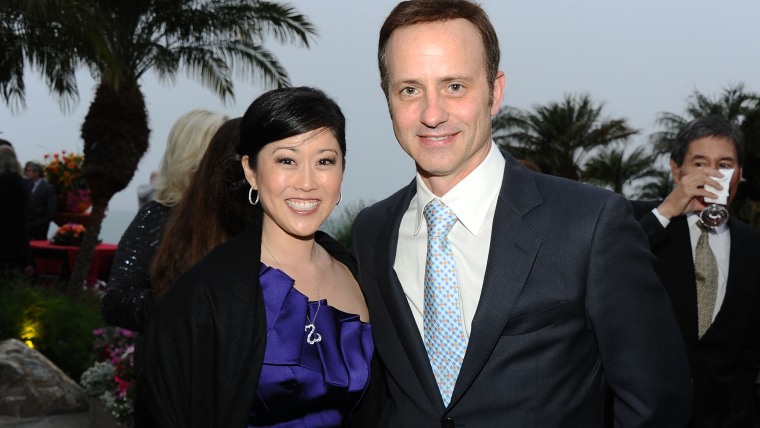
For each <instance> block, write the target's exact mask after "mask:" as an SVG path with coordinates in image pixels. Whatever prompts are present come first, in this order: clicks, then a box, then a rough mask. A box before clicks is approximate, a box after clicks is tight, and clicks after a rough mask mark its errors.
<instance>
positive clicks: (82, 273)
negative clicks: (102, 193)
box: [69, 199, 108, 291]
mask: <svg viewBox="0 0 760 428" xmlns="http://www.w3.org/2000/svg"><path fill="white" fill-rule="evenodd" d="M107 208H108V200H107V199H106V200H105V201H104V200H103V199H98V200H94V201H93V203H92V211H90V216H89V217H88V218H87V224H86V225H85V228H86V230H85V232H84V239H83V240H82V245H81V246H80V247H79V253H77V258H76V261H75V262H74V269H73V270H72V272H71V278H69V289H70V290H72V291H75V290H81V289H82V287H83V286H85V285H88V286H89V285H91V284H85V282H86V281H87V274H88V273H89V272H90V265H91V264H92V256H93V254H95V247H96V246H97V245H98V237H99V236H100V226H101V225H102V224H103V219H104V218H105V217H106V209H107Z"/></svg>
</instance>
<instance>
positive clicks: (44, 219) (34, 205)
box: [24, 162, 57, 240]
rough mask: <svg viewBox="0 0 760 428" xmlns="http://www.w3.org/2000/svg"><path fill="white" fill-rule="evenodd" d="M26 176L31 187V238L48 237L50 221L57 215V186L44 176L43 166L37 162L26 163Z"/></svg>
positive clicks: (41, 238)
mask: <svg viewBox="0 0 760 428" xmlns="http://www.w3.org/2000/svg"><path fill="white" fill-rule="evenodd" d="M24 177H26V179H27V186H28V189H29V203H28V205H27V206H28V210H27V231H28V235H29V239H32V240H44V239H47V238H48V229H49V228H50V222H51V221H53V216H54V215H55V210H56V204H57V199H56V195H55V188H54V187H53V186H51V185H50V184H49V183H48V182H47V181H45V178H44V172H43V171H42V166H41V165H40V164H38V163H36V162H27V163H26V165H24Z"/></svg>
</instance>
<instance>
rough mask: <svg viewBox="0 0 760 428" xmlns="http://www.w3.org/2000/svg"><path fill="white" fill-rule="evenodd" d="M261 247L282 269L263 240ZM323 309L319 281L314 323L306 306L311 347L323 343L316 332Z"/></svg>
mask: <svg viewBox="0 0 760 428" xmlns="http://www.w3.org/2000/svg"><path fill="white" fill-rule="evenodd" d="M261 245H263V246H264V249H265V250H267V253H269V257H271V258H272V260H274V262H275V263H277V268H278V269H280V268H281V267H282V265H281V264H280V262H279V261H278V260H277V258H276V257H275V256H274V254H272V252H271V251H270V250H269V247H267V244H265V243H264V240H263V239H262V240H261ZM294 285H295V283H294ZM321 307H322V300H320V298H319V281H317V310H316V311H315V312H314V321H312V320H311V318H309V305H308V302H307V304H306V321H308V323H307V324H306V326H304V328H303V331H308V332H309V334H308V335H307V336H306V342H308V343H309V345H314V344H315V343H317V342H321V341H322V335H321V334H319V333H316V332H315V331H314V330H316V329H317V327H316V326H315V325H314V323H315V322H316V321H317V316H318V315H319V309H320V308H321Z"/></svg>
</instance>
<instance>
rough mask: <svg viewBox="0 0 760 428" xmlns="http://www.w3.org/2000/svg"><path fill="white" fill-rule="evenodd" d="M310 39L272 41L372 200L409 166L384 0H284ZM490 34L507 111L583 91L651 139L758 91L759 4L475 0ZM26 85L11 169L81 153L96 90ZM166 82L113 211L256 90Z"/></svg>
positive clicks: (0, 117) (352, 177)
mask: <svg viewBox="0 0 760 428" xmlns="http://www.w3.org/2000/svg"><path fill="white" fill-rule="evenodd" d="M289 3H290V4H291V5H293V6H295V7H296V8H297V9H298V10H299V11H301V12H302V13H304V14H305V15H307V16H308V17H309V19H310V20H311V22H313V23H314V24H315V25H316V27H317V29H318V31H319V37H318V38H317V40H316V42H315V43H314V44H313V46H312V47H311V48H310V49H308V50H307V49H304V48H297V47H291V46H282V45H278V44H277V43H274V42H271V43H268V44H267V47H268V48H269V49H270V50H271V51H273V52H274V53H275V54H276V56H277V57H278V58H279V60H280V61H281V62H282V64H283V65H284V66H285V67H286V69H287V70H288V73H289V74H290V77H291V81H292V83H293V84H294V85H310V86H316V87H319V88H321V89H323V90H325V91H326V92H327V93H328V94H329V95H331V96H332V97H334V98H335V99H336V101H338V103H339V104H340V105H341V107H342V108H343V110H344V113H345V114H346V117H347V121H348V129H347V137H348V153H347V155H348V159H347V167H346V175H345V179H344V183H343V201H344V203H346V202H348V203H350V202H355V201H357V200H360V199H361V200H364V201H377V200H380V199H382V198H384V197H386V196H388V195H390V194H391V193H393V192H394V191H395V190H396V189H398V188H399V187H401V186H403V185H404V184H406V183H408V182H409V180H411V179H412V178H413V176H414V167H413V163H412V162H411V160H409V159H408V158H407V156H406V154H405V153H404V152H403V151H402V150H401V149H400V148H399V146H398V144H397V143H396V140H395V138H394V136H393V132H392V128H391V125H390V119H389V116H388V111H387V108H386V105H385V99H384V97H383V95H382V92H381V90H380V87H379V76H378V71H377V65H376V59H375V58H376V50H377V33H378V30H379V28H380V25H381V24H382V21H383V20H384V18H385V16H386V15H387V13H388V12H389V11H390V10H391V9H392V8H393V6H394V5H395V4H396V2H395V1H384V0H383V1H358V0H330V1H327V0H295V1H290V2H289ZM481 4H482V5H483V7H484V8H485V10H486V11H487V12H488V14H489V16H490V17H491V20H492V21H493V22H494V24H495V26H496V30H497V32H498V35H499V39H500V43H501V48H502V60H501V68H502V69H503V70H504V71H505V73H506V76H507V88H506V95H505V97H504V104H507V105H510V106H515V107H519V108H523V109H525V108H530V107H531V106H533V105H536V104H545V103H548V102H551V101H558V100H560V99H561V98H562V97H563V95H564V94H570V93H572V94H576V93H589V94H590V95H591V97H592V98H593V99H594V100H596V101H600V102H604V103H605V108H604V111H605V113H606V115H607V116H608V117H614V118H620V117H623V118H627V119H628V120H629V123H630V124H631V125H632V126H633V127H636V128H640V129H642V130H643V136H642V137H640V138H639V141H644V138H645V136H646V135H648V134H649V133H651V132H653V131H654V128H653V125H654V119H655V117H656V115H657V113H658V112H662V111H670V112H674V113H678V114H682V113H683V110H684V106H685V100H686V98H687V96H688V95H689V94H691V93H692V92H693V91H694V90H695V89H696V90H699V91H700V92H702V93H705V94H718V93H719V92H720V91H721V89H723V88H725V87H727V86H729V85H731V84H734V83H737V82H744V83H745V84H746V87H747V88H748V89H750V90H755V91H760V75H759V73H760V25H758V22H757V18H758V17H760V2H758V1H757V0H726V1H722V2H718V1H705V0H689V1H687V0H668V1H654V0H642V1H627V2H619V1H618V2H611V1H607V0H583V1H581V0H569V1H568V0H566V1H557V0H552V1H549V0H532V1H525V0H521V1H513V0H486V1H482V2H481ZM25 77H26V85H27V93H26V97H27V109H26V110H24V111H22V112H20V113H17V114H16V115H12V114H11V111H10V109H9V108H8V107H7V106H5V105H2V106H0V132H2V134H0V138H5V139H7V140H10V141H11V142H12V143H13V144H14V145H15V146H16V149H17V153H18V157H19V160H20V161H21V162H22V163H23V162H25V161H27V160H34V159H36V160H42V157H43V155H44V154H45V153H51V152H55V151H60V150H61V149H66V150H69V151H72V150H74V151H81V149H82V141H81V138H80V136H79V129H80V126H81V124H82V121H83V119H84V115H85V114H86V112H87V108H88V107H89V104H90V102H91V101H92V98H93V93H94V86H93V81H92V79H91V78H90V76H89V74H87V72H86V71H84V70H82V72H80V73H79V74H78V83H79V88H80V98H81V101H80V103H79V105H78V106H77V107H76V109H75V110H74V111H73V112H71V113H69V114H64V113H62V111H61V109H60V108H59V105H58V104H57V101H56V98H54V97H53V96H51V95H50V93H49V91H48V89H47V88H46V87H45V85H44V84H43V83H42V81H41V80H40V78H39V77H38V75H37V74H36V73H33V72H31V71H29V72H28V73H27V75H26V76H25ZM179 77H180V78H179V79H178V80H177V82H176V84H174V85H172V84H161V83H159V82H157V80H156V78H155V76H153V75H150V74H149V75H147V76H145V77H144V78H143V80H142V82H141V83H142V88H143V90H144V93H145V95H146V102H147V107H148V112H149V119H150V128H151V130H152V132H151V137H150V149H149V151H148V153H147V154H146V155H145V157H144V158H143V159H142V161H141V162H140V166H139V169H138V171H137V173H136V174H135V177H134V179H133V180H132V183H131V184H130V186H129V187H128V188H127V189H125V190H124V191H122V192H120V193H118V194H117V195H116V196H114V198H113V199H112V200H111V205H110V209H111V210H119V211H136V209H137V198H136V188H137V185H138V184H141V183H144V182H147V181H148V177H149V175H150V172H151V170H154V169H158V165H159V162H160V159H161V156H162V154H163V151H164V147H165V142H166V138H167V135H168V133H169V129H170V127H171V125H172V124H173V123H174V121H175V120H176V119H177V118H178V117H179V116H181V115H182V114H184V113H185V112H187V111H189V110H191V109H193V108H206V109H209V110H213V111H217V112H220V113H225V114H227V115H229V116H231V117H234V116H240V115H242V113H243V112H244V111H245V109H246V108H247V106H248V105H249V104H250V102H251V101H252V100H253V99H254V98H255V97H256V96H257V95H259V94H260V93H262V92H263V91H264V90H265V88H262V87H261V86H260V85H259V82H258V80H254V81H251V79H237V80H236V87H235V93H236V97H235V101H234V102H232V103H228V104H227V105H224V104H223V103H222V102H221V101H220V100H219V99H218V98H217V97H216V96H215V95H214V94H213V93H212V92H211V91H210V90H208V89H205V88H204V87H202V86H201V85H200V84H199V83H198V82H197V81H195V80H188V79H186V78H185V75H184V73H181V75H180V76H179Z"/></svg>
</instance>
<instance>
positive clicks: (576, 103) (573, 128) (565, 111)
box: [492, 94, 639, 180]
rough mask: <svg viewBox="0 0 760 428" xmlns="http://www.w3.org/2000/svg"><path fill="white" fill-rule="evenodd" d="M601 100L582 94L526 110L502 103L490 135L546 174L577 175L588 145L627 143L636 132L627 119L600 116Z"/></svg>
mask: <svg viewBox="0 0 760 428" xmlns="http://www.w3.org/2000/svg"><path fill="white" fill-rule="evenodd" d="M603 106H604V104H603V103H595V102H594V101H593V100H592V99H591V97H590V96H589V95H585V94H583V95H565V97H564V98H563V100H562V101H560V102H551V103H549V104H546V105H535V106H533V109H532V111H526V112H524V111H521V110H519V109H517V108H514V107H503V108H502V109H500V110H499V113H498V114H497V115H496V116H495V117H494V118H493V121H492V124H493V129H494V141H496V142H497V143H498V144H499V145H500V146H502V147H504V148H506V149H508V150H509V151H510V152H511V153H512V154H513V155H515V156H516V157H517V158H520V159H526V160H529V161H531V162H533V163H535V164H536V165H538V166H539V167H540V168H541V170H542V171H543V172H545V173H547V174H552V175H558V176H560V177H567V178H571V179H574V180H577V179H578V178H579V177H580V171H581V169H582V167H583V165H584V164H585V157H586V156H587V155H588V154H589V153H590V152H591V151H593V150H594V149H596V148H601V147H606V146H608V145H609V144H611V143H626V142H627V141H628V140H629V138H630V137H632V136H634V135H636V134H637V133H638V132H639V131H638V130H636V129H634V128H631V127H630V126H629V125H628V122H627V121H626V120H625V119H607V118H605V117H603V115H602V108H603Z"/></svg>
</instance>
